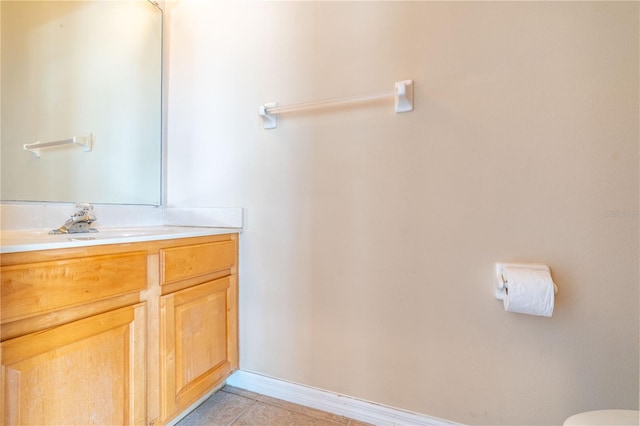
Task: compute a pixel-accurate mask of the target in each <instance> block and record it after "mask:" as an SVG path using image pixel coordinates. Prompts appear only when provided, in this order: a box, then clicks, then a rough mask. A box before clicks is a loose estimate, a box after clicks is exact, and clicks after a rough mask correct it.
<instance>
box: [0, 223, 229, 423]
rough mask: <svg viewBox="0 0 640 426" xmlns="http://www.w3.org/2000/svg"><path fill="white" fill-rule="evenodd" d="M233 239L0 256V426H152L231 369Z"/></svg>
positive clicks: (175, 412) (221, 237)
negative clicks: (122, 425) (127, 425)
mask: <svg viewBox="0 0 640 426" xmlns="http://www.w3.org/2000/svg"><path fill="white" fill-rule="evenodd" d="M237 247H238V235H237V234H225V235H217V236H208V237H194V238H184V239H174V240H159V241H151V242H140V243H133V244H117V245H104V246H93V247H78V248H71V249H57V250H43V251H36V252H22V253H9V254H3V255H0V263H1V268H2V269H1V275H0V278H1V288H0V311H1V313H0V337H1V339H0V340H1V343H0V360H1V368H0V425H5V424H6V425H13V424H29V425H41V424H49V425H60V424H65V425H70V424H81V425H90V424H97V425H107V424H109V425H115V424H132V425H142V424H149V425H157V424H165V423H167V422H169V421H171V419H173V418H175V417H176V416H177V415H180V414H181V412H182V411H184V410H185V409H187V408H188V407H190V406H191V405H192V404H193V403H194V402H195V401H197V400H198V399H199V398H201V397H202V396H203V395H205V394H206V393H207V392H209V391H211V390H212V389H214V388H215V387H216V386H218V385H220V384H221V383H222V382H223V381H224V380H225V379H226V378H227V377H228V375H229V374H231V373H232V372H233V371H234V370H235V369H237V368H238V337H237V334H238V330H237V327H238V326H237V250H238V248H237Z"/></svg>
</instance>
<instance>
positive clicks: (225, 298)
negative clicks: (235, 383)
mask: <svg viewBox="0 0 640 426" xmlns="http://www.w3.org/2000/svg"><path fill="white" fill-rule="evenodd" d="M236 294H237V293H236V277H235V275H232V276H229V277H226V278H221V279H219V280H215V281H210V282H207V283H204V284H201V285H197V286H194V287H191V288H188V289H185V290H181V291H178V292H175V293H172V294H168V295H166V296H162V298H161V302H160V316H161V320H160V326H161V333H160V334H161V346H160V347H161V351H160V359H161V372H162V386H161V395H162V396H161V398H162V404H161V405H162V418H163V420H164V421H165V422H166V421H167V420H170V419H171V418H173V417H174V416H175V415H176V414H178V413H180V412H182V411H184V410H185V409H187V408H188V407H189V406H190V405H191V404H193V403H194V402H196V401H197V400H198V399H199V398H200V397H202V396H203V395H205V394H206V393H207V392H208V391H209V390H211V389H213V388H214V387H215V386H216V385H218V384H220V383H222V382H223V381H224V380H225V379H226V378H227V377H228V376H229V374H230V373H231V372H232V371H233V370H235V369H237V367H238V352H237V310H236V306H237V300H236Z"/></svg>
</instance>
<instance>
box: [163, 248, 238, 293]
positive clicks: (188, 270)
mask: <svg viewBox="0 0 640 426" xmlns="http://www.w3.org/2000/svg"><path fill="white" fill-rule="evenodd" d="M161 259H162V284H163V285H166V284H171V283H174V282H177V281H182V280H191V279H194V278H197V277H203V281H204V280H206V278H207V277H208V276H210V275H211V274H215V273H217V272H221V271H225V270H229V274H231V273H232V271H231V269H232V268H233V267H234V266H235V263H236V244H235V241H234V240H231V241H221V242H215V243H205V244H197V245H190V246H184V247H173V248H168V249H163V250H161Z"/></svg>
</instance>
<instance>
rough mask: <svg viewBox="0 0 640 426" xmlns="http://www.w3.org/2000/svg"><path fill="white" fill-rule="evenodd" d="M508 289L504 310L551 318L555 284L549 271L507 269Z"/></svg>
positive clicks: (505, 276) (505, 274)
mask: <svg viewBox="0 0 640 426" xmlns="http://www.w3.org/2000/svg"><path fill="white" fill-rule="evenodd" d="M503 277H504V278H505V282H506V283H505V284H506V287H507V291H506V294H505V296H504V309H505V310H506V311H508V312H517V313H520V314H528V315H539V316H544V317H550V316H551V315H552V314H553V306H554V298H555V295H554V284H553V280H552V279H551V274H550V273H549V271H544V270H532V269H525V268H505V270H504V271H503Z"/></svg>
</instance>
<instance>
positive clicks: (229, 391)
mask: <svg viewBox="0 0 640 426" xmlns="http://www.w3.org/2000/svg"><path fill="white" fill-rule="evenodd" d="M205 425H206V426H231V425H233V426H320V425H326V426H334V425H342V426H366V425H367V424H366V423H362V422H358V421H356V420H352V419H348V418H346V417H342V416H338V415H336V414H331V413H326V412H324V411H319V410H315V409H313V408H308V407H304V406H302V405H297V404H293V403H290V402H286V401H282V400H280V399H275V398H271V397H268V396H265V395H260V394H257V393H254V392H249V391H246V390H243V389H238V388H234V387H231V386H225V387H223V388H222V389H221V390H220V391H219V392H217V393H216V394H214V395H213V396H211V397H210V398H209V399H207V400H206V401H205V402H204V403H203V404H202V405H200V406H199V407H198V408H196V409H195V410H194V411H193V412H191V413H190V414H189V415H188V416H186V417H185V418H183V419H182V420H181V421H180V422H179V423H178V424H177V425H176V426H205Z"/></svg>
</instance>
